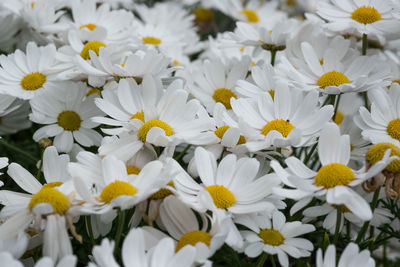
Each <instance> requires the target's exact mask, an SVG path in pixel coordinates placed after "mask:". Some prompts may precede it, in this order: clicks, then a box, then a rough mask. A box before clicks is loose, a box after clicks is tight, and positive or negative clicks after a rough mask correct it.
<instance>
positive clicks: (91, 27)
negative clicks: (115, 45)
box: [79, 23, 97, 31]
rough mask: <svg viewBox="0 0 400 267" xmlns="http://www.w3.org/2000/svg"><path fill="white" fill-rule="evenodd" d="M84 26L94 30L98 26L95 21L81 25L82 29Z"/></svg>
mask: <svg viewBox="0 0 400 267" xmlns="http://www.w3.org/2000/svg"><path fill="white" fill-rule="evenodd" d="M83 28H87V29H89V30H90V31H94V30H95V29H96V28H97V25H96V24H93V23H88V24H85V25H82V26H80V27H79V29H80V30H82V29H83Z"/></svg>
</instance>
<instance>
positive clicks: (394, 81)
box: [392, 80, 400, 84]
mask: <svg viewBox="0 0 400 267" xmlns="http://www.w3.org/2000/svg"><path fill="white" fill-rule="evenodd" d="M392 83H397V84H400V80H393V81H392Z"/></svg>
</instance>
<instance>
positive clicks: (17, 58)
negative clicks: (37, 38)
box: [0, 42, 59, 99]
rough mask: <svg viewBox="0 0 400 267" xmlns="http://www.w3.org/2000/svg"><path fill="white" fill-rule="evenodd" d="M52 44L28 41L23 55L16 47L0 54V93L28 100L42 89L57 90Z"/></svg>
mask: <svg viewBox="0 0 400 267" xmlns="http://www.w3.org/2000/svg"><path fill="white" fill-rule="evenodd" d="M56 53H57V51H56V47H55V46H54V45H53V44H49V45H47V46H44V47H38V46H37V45H36V44H35V43H33V42H30V43H28V45H27V47H26V54H25V53H23V52H22V51H20V50H17V51H15V53H14V54H11V55H8V56H5V55H1V56H0V65H1V67H0V77H1V79H0V93H2V94H7V95H11V96H15V97H18V98H22V99H32V98H33V97H35V96H37V95H39V94H42V93H43V92H44V91H50V90H57V89H58V88H57V87H58V86H59V82H57V78H56V74H57V72H58V70H57V64H58V62H57V61H56V59H55V57H56Z"/></svg>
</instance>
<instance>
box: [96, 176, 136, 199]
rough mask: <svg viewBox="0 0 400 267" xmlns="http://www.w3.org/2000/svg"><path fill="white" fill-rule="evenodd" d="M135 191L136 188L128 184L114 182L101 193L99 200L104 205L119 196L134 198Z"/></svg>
mask: <svg viewBox="0 0 400 267" xmlns="http://www.w3.org/2000/svg"><path fill="white" fill-rule="evenodd" d="M137 191H138V190H137V188H136V187H134V186H133V185H131V184H130V183H127V182H124V181H115V182H112V183H110V184H109V185H107V186H106V187H105V188H104V189H103V191H101V194H100V200H101V201H102V202H105V203H110V202H111V201H112V200H113V199H115V198H117V197H119V196H134V195H135V194H136V193H137Z"/></svg>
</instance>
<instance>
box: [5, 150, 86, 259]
mask: <svg viewBox="0 0 400 267" xmlns="http://www.w3.org/2000/svg"><path fill="white" fill-rule="evenodd" d="M68 161H69V157H68V155H58V153H57V151H56V149H55V148H54V147H49V148H47V149H46V150H45V153H44V156H43V173H44V178H45V181H46V183H47V184H45V185H42V184H40V183H39V182H38V180H37V179H36V178H35V177H34V176H33V175H32V174H30V173H29V172H28V171H27V170H25V169H24V168H23V167H21V166H20V165H19V164H16V163H11V164H10V165H9V167H8V172H7V173H8V175H9V176H10V177H11V178H12V179H13V180H14V181H15V182H16V183H17V184H18V185H19V186H20V187H21V188H22V189H23V190H24V191H26V192H28V193H29V194H26V193H19V192H12V191H8V190H1V191H0V202H1V204H2V205H5V207H4V208H3V209H2V210H1V213H0V218H1V219H2V220H4V219H6V220H5V222H4V223H3V224H1V225H0V238H1V240H2V241H5V240H9V239H10V238H13V237H15V236H17V235H18V234H19V233H20V232H23V231H25V230H26V229H27V228H28V227H29V228H32V229H34V231H35V232H42V231H44V232H43V255H44V256H49V257H51V258H52V259H53V260H57V259H59V258H62V257H63V256H66V255H71V254H72V247H71V243H70V240H69V237H68V233H67V225H68V227H69V228H70V230H71V232H72V233H73V235H74V236H75V237H77V238H78V239H79V238H80V237H79V236H78V235H77V234H76V232H75V229H74V227H73V225H72V213H74V211H73V210H74V208H75V207H74V203H73V200H74V193H73V186H72V183H71V180H70V178H69V175H68V174H67V172H66V166H67V164H68Z"/></svg>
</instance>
